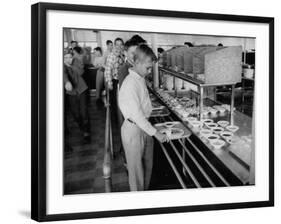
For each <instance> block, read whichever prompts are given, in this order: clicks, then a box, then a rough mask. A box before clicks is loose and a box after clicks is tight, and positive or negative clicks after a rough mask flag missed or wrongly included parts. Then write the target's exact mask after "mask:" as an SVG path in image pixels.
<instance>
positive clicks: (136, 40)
mask: <svg viewBox="0 0 281 224" xmlns="http://www.w3.org/2000/svg"><path fill="white" fill-rule="evenodd" d="M144 43H146V40H144V39H143V38H142V37H141V36H139V35H134V36H133V37H132V38H131V39H130V40H128V41H126V43H125V45H124V49H125V56H126V58H127V60H128V61H129V63H131V64H133V62H134V54H135V51H136V48H137V46H138V45H140V44H144Z"/></svg>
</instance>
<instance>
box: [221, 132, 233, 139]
mask: <svg viewBox="0 0 281 224" xmlns="http://www.w3.org/2000/svg"><path fill="white" fill-rule="evenodd" d="M220 136H221V137H222V138H223V139H225V140H227V141H228V140H231V139H232V137H233V133H232V132H230V131H223V132H222V133H220Z"/></svg>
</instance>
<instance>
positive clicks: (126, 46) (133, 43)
mask: <svg viewBox="0 0 281 224" xmlns="http://www.w3.org/2000/svg"><path fill="white" fill-rule="evenodd" d="M138 45H139V43H138V42H137V41H134V40H131V39H130V40H127V41H126V42H125V45H124V46H125V50H126V51H127V50H128V49H129V48H130V47H132V46H138Z"/></svg>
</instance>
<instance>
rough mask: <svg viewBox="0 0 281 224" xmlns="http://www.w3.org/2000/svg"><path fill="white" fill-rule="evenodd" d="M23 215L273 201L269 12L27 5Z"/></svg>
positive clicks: (93, 214)
mask: <svg viewBox="0 0 281 224" xmlns="http://www.w3.org/2000/svg"><path fill="white" fill-rule="evenodd" d="M32 29H33V30H32V52H31V53H32V83H31V86H32V88H31V89H32V94H31V96H32V97H31V99H32V100H31V102H32V118H33V119H32V122H31V126H32V133H31V134H32V160H31V165H32V169H31V170H32V172H31V176H32V189H31V192H32V197H31V201H32V203H31V204H32V209H31V210H32V212H31V216H32V219H35V220H37V221H55V220H69V219H83V218H100V217H116V216H132V215H150V214H162V213H178V212H194V211H206V210H223V209H236V208H252V207H268V206H273V204H274V170H273V167H274V153H273V149H274V145H273V142H274V113H273V111H274V96H273V91H274V89H273V84H274V71H273V68H274V63H273V61H274V60H273V59H274V35H273V34H274V19H273V18H271V17H254V16H248V15H244V16H240V15H227V14H208V13H195V12H184V11H182V12H180V11H177V12H176V11H164V10H150V9H137V8H118V7H117V8H116V7H102V6H89V5H88V6H87V5H68V4H54V3H38V4H35V5H33V6H32Z"/></svg>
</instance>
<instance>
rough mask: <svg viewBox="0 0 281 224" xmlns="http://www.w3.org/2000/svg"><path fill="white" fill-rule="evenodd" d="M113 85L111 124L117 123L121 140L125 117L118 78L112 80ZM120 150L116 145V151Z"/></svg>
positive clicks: (110, 96) (110, 95)
mask: <svg viewBox="0 0 281 224" xmlns="http://www.w3.org/2000/svg"><path fill="white" fill-rule="evenodd" d="M112 86H113V89H112V90H111V91H110V92H109V100H110V108H111V124H112V125H116V127H117V128H118V138H120V141H121V126H122V123H123V121H124V119H123V116H122V113H121V111H120V109H119V105H118V94H119V89H118V86H119V85H118V80H117V79H113V80H112ZM121 148H122V142H121ZM119 150H120V149H117V148H116V147H114V151H115V152H119Z"/></svg>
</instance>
